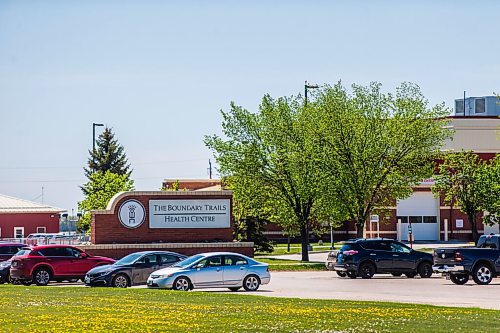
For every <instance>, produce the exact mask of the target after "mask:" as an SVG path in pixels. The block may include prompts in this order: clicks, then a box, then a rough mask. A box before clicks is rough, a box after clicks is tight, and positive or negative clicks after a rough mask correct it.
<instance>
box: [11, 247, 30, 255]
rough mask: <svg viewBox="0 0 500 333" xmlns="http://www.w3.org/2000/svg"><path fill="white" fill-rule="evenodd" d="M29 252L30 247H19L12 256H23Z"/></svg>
mask: <svg viewBox="0 0 500 333" xmlns="http://www.w3.org/2000/svg"><path fill="white" fill-rule="evenodd" d="M30 252H31V250H30V249H21V250H19V251H18V252H17V253H16V254H14V256H25V255H27V254H29V253H30Z"/></svg>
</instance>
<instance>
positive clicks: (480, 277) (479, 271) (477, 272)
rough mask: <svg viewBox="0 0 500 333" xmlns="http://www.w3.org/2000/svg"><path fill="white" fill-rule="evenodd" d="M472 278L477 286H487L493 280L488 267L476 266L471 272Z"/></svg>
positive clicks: (485, 265) (484, 265)
mask: <svg viewBox="0 0 500 333" xmlns="http://www.w3.org/2000/svg"><path fill="white" fill-rule="evenodd" d="M472 278H473V279H474V282H476V283H477V284H488V283H490V282H491V280H492V279H493V272H492V270H491V268H490V266H489V265H487V264H478V265H476V267H474V269H473V270H472Z"/></svg>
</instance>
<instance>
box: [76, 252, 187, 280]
mask: <svg viewBox="0 0 500 333" xmlns="http://www.w3.org/2000/svg"><path fill="white" fill-rule="evenodd" d="M186 258H187V256H185V255H182V254H179V253H175V252H168V251H144V252H136V253H132V254H129V255H128V256H126V257H123V258H122V259H120V260H118V261H117V262H115V263H114V264H112V265H105V266H99V267H95V268H93V269H91V270H90V271H88V272H87V274H86V275H85V284H86V285H88V286H111V287H118V288H127V287H131V286H135V285H140V284H145V283H146V281H147V279H148V277H149V274H151V273H152V272H154V271H157V270H159V269H161V268H165V267H169V266H172V265H173V264H175V263H177V262H179V261H182V260H184V259H186Z"/></svg>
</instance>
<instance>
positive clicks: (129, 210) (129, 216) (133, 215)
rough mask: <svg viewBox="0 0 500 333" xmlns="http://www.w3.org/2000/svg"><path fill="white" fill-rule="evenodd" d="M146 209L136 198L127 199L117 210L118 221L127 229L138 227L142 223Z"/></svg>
mask: <svg viewBox="0 0 500 333" xmlns="http://www.w3.org/2000/svg"><path fill="white" fill-rule="evenodd" d="M145 217H146V210H145V209H144V206H143V205H142V204H141V203H140V202H139V201H137V200H127V201H125V202H124V203H122V204H121V206H120V209H119V210H118V219H119V220H120V223H121V224H122V225H123V226H124V227H126V228H129V229H135V228H138V227H139V226H140V225H141V224H142V223H144V218H145Z"/></svg>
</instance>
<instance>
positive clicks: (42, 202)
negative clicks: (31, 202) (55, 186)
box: [42, 186, 43, 205]
mask: <svg viewBox="0 0 500 333" xmlns="http://www.w3.org/2000/svg"><path fill="white" fill-rule="evenodd" d="M42 205H43V186H42Z"/></svg>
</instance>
